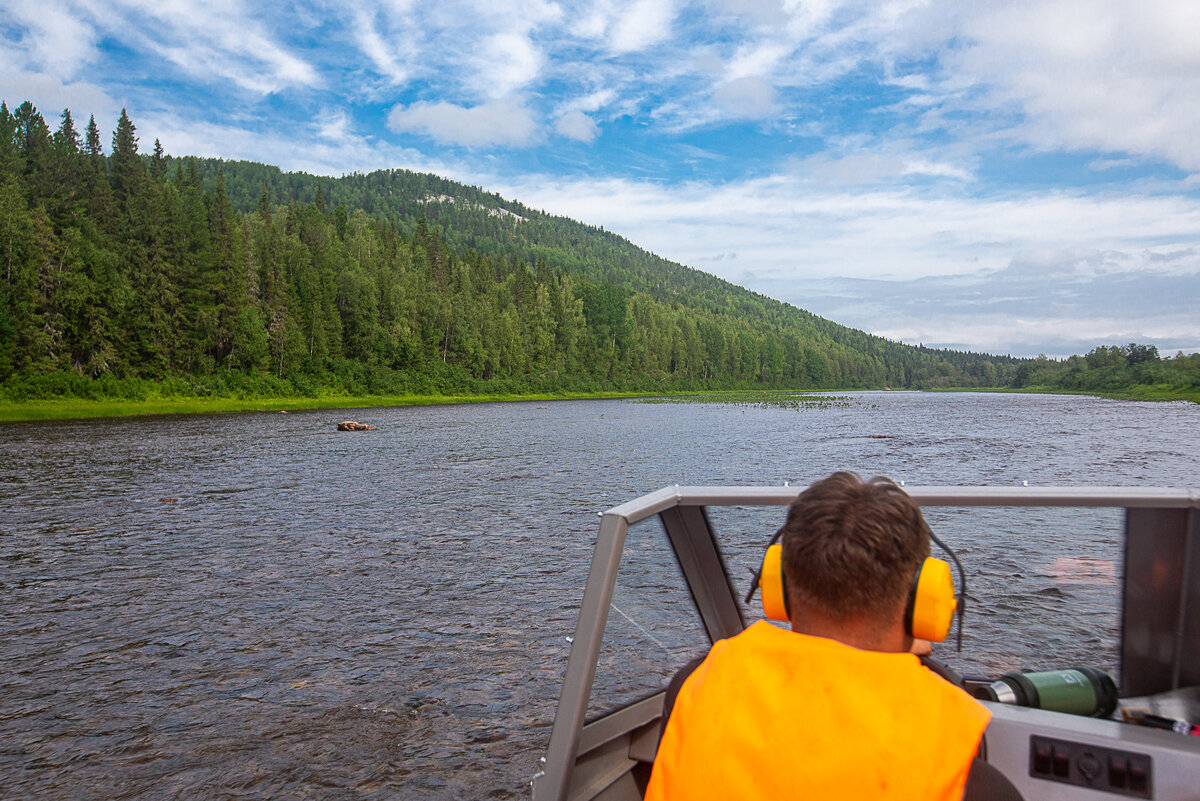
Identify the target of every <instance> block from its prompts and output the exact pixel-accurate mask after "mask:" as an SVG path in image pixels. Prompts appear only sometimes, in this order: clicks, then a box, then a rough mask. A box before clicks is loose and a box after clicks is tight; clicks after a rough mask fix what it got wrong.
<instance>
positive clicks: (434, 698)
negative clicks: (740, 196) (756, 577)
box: [0, 392, 1200, 799]
mask: <svg viewBox="0 0 1200 801" xmlns="http://www.w3.org/2000/svg"><path fill="white" fill-rule="evenodd" d="M848 397H849V400H848V401H845V402H844V403H834V404H831V405H829V407H828V408H820V409H807V410H795V409H784V408H759V407H743V406H735V405H722V404H683V405H680V404H646V403H636V402H628V401H569V402H556V403H555V402H551V403H511V404H484V405H471V406H443V407H424V408H396V409H371V410H359V411H354V412H338V411H314V412H293V413H291V414H267V413H262V414H236V415H220V416H180V417H159V418H129V419H120V420H97V421H79V422H56V423H37V424H32V423H31V424H10V425H4V426H0V598H2V599H3V605H2V606H0V787H2V789H0V795H2V796H3V797H5V798H36V799H89V798H96V799H158V798H188V799H228V798H314V799H363V798H413V799H427V798H428V799H442V798H445V799H450V798H520V797H525V796H526V795H527V793H528V789H527V785H528V781H529V778H530V777H531V776H532V774H533V773H534V771H535V770H536V767H537V761H538V757H539V756H540V755H541V753H542V750H543V749H544V747H545V744H546V741H547V739H548V736H549V724H550V722H551V719H552V717H553V713H554V705H555V702H556V700H557V693H558V689H559V682H560V680H561V676H562V671H563V669H564V667H565V663H566V655H567V649H568V648H569V644H568V642H567V636H568V635H569V634H570V633H571V631H572V628H573V626H574V621H575V615H576V611H577V609H578V603H579V599H580V595H581V593H582V588H583V582H584V579H585V577H586V571H587V564H588V559H589V558H590V554H591V547H592V543H593V540H594V537H595V532H596V525H597V517H596V513H597V512H599V511H601V510H603V509H605V508H608V507H610V506H613V505H615V504H617V503H620V502H622V501H625V500H628V499H631V498H633V497H636V496H638V495H641V494H643V493H646V492H649V491H652V490H654V489H658V488H660V487H662V486H664V485H668V484H675V483H680V484H775V485H778V484H781V483H783V482H784V481H789V482H791V483H793V484H797V483H807V482H809V481H811V480H814V479H816V478H820V477H822V476H824V475H826V474H828V473H829V472H831V471H833V470H835V469H851V470H857V471H858V472H860V473H863V474H865V475H874V474H886V475H890V476H892V477H893V478H896V479H898V480H903V481H905V482H906V483H908V484H911V485H916V484H990V485H996V486H1013V485H1019V484H1021V483H1022V482H1029V484H1031V485H1058V484H1064V485H1132V486H1171V487H1184V488H1187V487H1193V488H1194V487H1200V406H1196V405H1194V404H1184V403H1162V404H1154V403H1136V402H1122V401H1110V400H1104V399H1098V398H1086V397H1068V396H1036V395H1004V394H941V393H937V394H926V393H907V392H880V393H871V392H864V393H852V394H851V395H849V396H848ZM347 417H352V418H355V419H359V420H361V421H363V422H368V423H371V424H373V425H375V426H377V427H378V430H376V431H372V432H364V433H338V432H336V431H335V430H334V423H335V422H336V421H337V420H340V419H345V418H347ZM872 434H875V435H889V436H888V438H882V437H878V438H876V437H872V436H871V435H872ZM772 514H775V515H781V512H780V511H779V510H775V511H774V512H772ZM1097 514H1098V513H1097ZM938 515H940V516H935V515H933V514H931V523H933V525H934V526H935V528H936V529H938V530H942V531H946V530H950V531H951V532H952V533H953V532H954V529H955V528H956V525H957V524H956V523H955V518H954V517H953V513H952V512H939V513H938ZM948 515H949V516H948ZM935 517H936V519H935ZM1045 522H1046V521H1044V520H1041V519H1040V518H1026V519H1025V520H1024V522H1023V523H1022V525H1023V526H1025V527H1027V528H1029V529H1030V530H1033V529H1034V528H1038V529H1039V530H1041V531H1043V532H1044V531H1045V529H1046V526H1045V525H1041V526H1040V527H1038V526H1034V525H1033V524H1034V523H1042V524H1044V523H1045ZM717 523H718V527H720V525H721V521H720V520H718V521H717ZM756 525H757V524H756ZM769 525H770V522H769V521H768V520H767V519H766V518H764V519H763V526H764V530H762V531H761V532H759V531H754V532H745V533H741V534H740V536H741V537H742V539H741V540H740V541H739V544H738V545H737V546H736V547H735V551H737V554H741V553H742V551H745V552H746V553H750V554H754V555H758V554H760V553H761V552H760V548H761V545H762V542H765V539H766V538H767V537H769V535H770V533H771V530H770V529H769V528H767V527H768V526H769ZM989 525H990V524H989ZM1051 525H1052V527H1054V530H1055V533H1054V534H1053V536H1052V537H1051V540H1052V542H1051V547H1050V548H1049V550H1051V551H1054V552H1059V551H1061V552H1062V553H1068V554H1069V553H1082V554H1090V553H1092V552H1093V551H1092V547H1091V546H1090V545H1089V542H1088V538H1089V537H1090V536H1091V535H1090V534H1089V533H1086V532H1084V531H1082V530H1080V529H1078V528H1077V527H1072V526H1071V525H1063V524H1061V523H1057V522H1053V521H1051ZM1103 525H1104V526H1108V527H1109V528H1111V529H1113V530H1114V531H1115V528H1116V527H1117V526H1119V521H1116V520H1115V519H1110V518H1104V522H1103ZM735 527H736V526H735ZM959 528H962V527H961V526H960V527H959ZM962 530H963V531H965V530H966V529H962ZM1039 536H1043V537H1044V536H1045V535H1044V534H1043V535H1039ZM1115 536H1116V535H1115V534H1114V533H1113V531H1109V532H1108V533H1107V534H1105V535H1104V537H1102V539H1104V542H1105V546H1104V547H1114V546H1113V545H1112V544H1113V543H1114V542H1116V540H1115V539H1113V537H1115ZM947 538H948V539H952V540H954V539H955V538H954V537H953V536H950V535H947ZM1014 539H1020V538H1019V537H1014V536H1013V535H1012V534H1011V532H1009V533H1008V534H1006V535H1005V536H996V537H994V538H993V537H989V532H988V531H986V530H981V529H980V528H978V527H976V528H974V529H971V532H970V534H969V536H968V535H967V534H962V535H960V536H959V537H958V539H957V540H956V543H955V544H956V545H957V546H959V547H961V549H962V554H963V556H964V560H965V561H967V562H968V565H969V567H970V572H971V575H972V580H973V581H974V582H975V587H974V588H972V590H971V596H972V597H973V598H978V599H979V600H978V605H979V608H980V609H981V611H982V612H983V615H982V619H981V620H980V622H978V623H974V624H973V623H972V621H971V619H970V618H968V631H969V636H968V646H969V647H968V649H967V651H968V653H972V652H973V655H972V656H970V657H968V658H966V660H965V662H964V666H965V667H966V668H969V669H971V670H975V671H985V672H986V671H995V670H1002V669H1013V668H1016V667H1022V666H1026V665H1025V663H1026V662H1027V661H1028V660H1029V658H1030V653H1031V651H1030V649H1031V648H1036V647H1037V646H1038V643H1039V642H1041V643H1042V647H1043V648H1044V647H1045V640H1044V638H1043V637H1042V635H1040V634H1038V635H1036V636H1034V635H1032V634H1030V633H1029V632H1030V631H1036V626H1037V625H1040V624H1038V623H1037V622H1036V621H1034V622H1027V621H1029V620H1032V619H1033V618H1036V617H1037V616H1038V613H1037V610H1038V609H1041V608H1042V607H1043V606H1046V607H1049V606H1053V607H1055V608H1056V609H1057V608H1058V607H1060V606H1064V605H1066V606H1070V605H1074V606H1073V608H1074V612H1075V613H1078V615H1079V616H1080V617H1081V618H1083V619H1084V620H1085V621H1088V620H1090V621H1091V622H1087V623H1084V624H1083V626H1084V628H1083V629H1082V630H1084V631H1090V634H1089V635H1088V637H1069V636H1067V635H1064V638H1065V640H1071V642H1072V643H1073V642H1074V641H1075V640H1083V639H1086V640H1088V641H1087V642H1084V643H1082V644H1081V645H1079V652H1078V653H1074V652H1072V653H1071V654H1070V656H1072V657H1078V658H1092V659H1093V660H1094V661H1098V662H1101V663H1103V662H1105V660H1111V658H1112V654H1113V652H1114V647H1115V646H1114V642H1113V641H1112V637H1111V634H1105V633H1103V632H1100V633H1098V634H1097V633H1096V625H1097V624H1096V623H1095V620H1097V619H1101V620H1103V621H1107V623H1106V625H1109V627H1110V628H1111V624H1112V621H1113V620H1114V619H1115V616H1116V614H1117V610H1116V609H1115V608H1114V607H1113V597H1114V596H1113V592H1114V589H1113V588H1112V587H1110V586H1103V584H1104V582H1099V584H1100V585H1101V586H1097V587H1090V586H1088V585H1086V584H1084V585H1082V586H1077V585H1072V586H1065V587H1064V586H1063V585H1062V584H1061V582H1056V581H1055V580H1054V577H1053V575H1052V573H1051V574H1048V573H1047V572H1046V570H1045V569H1042V568H1038V567H1037V566H1036V565H1032V563H1031V562H1030V561H1029V558H1030V557H1028V556H1022V552H1021V551H1020V549H1017V548H1014V546H1013V544H1012V541H1013V540H1014ZM1021 547H1023V548H1026V549H1027V551H1028V552H1029V553H1037V552H1045V551H1046V550H1047V546H1046V542H1044V541H1042V540H1036V539H1035V540H1032V541H1030V542H1027V543H1024V544H1023V545H1022V546H1021ZM739 548H740V549H741V550H740V551H739V550H737V549H739ZM737 554H735V555H737ZM739 558H740V557H739ZM747 558H750V559H751V560H752V559H753V558H756V556H754V557H747ZM735 561H736V560H735ZM739 569H740V568H739ZM1022 577H1025V578H1027V579H1028V581H1029V582H1032V583H1029V584H1027V585H1020V586H1019V587H1017V589H1013V587H1014V586H1015V584H1014V582H1017V579H1018V578H1022ZM1006 588H1007V589H1006ZM1018 590H1019V591H1018ZM1006 592H1007V594H1005V593H1006ZM1030 610H1033V611H1030ZM636 616H637V615H635V617H636ZM989 619H990V620H991V622H987V621H988V620H989ZM1101 628H1103V627H1101ZM1071 647H1073V645H1071V644H1070V643H1067V644H1064V645H1063V648H1065V649H1067V650H1070V648H1071Z"/></svg>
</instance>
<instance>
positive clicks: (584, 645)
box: [532, 485, 1200, 801]
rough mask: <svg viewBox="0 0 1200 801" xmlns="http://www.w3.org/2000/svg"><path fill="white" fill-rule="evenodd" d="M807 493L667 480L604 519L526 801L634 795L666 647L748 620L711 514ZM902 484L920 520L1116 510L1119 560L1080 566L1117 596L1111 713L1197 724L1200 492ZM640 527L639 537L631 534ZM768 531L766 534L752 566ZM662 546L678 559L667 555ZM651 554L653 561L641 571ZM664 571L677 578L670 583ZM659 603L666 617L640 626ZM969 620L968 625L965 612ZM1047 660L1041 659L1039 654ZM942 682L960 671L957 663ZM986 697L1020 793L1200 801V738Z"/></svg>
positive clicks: (643, 773)
mask: <svg viewBox="0 0 1200 801" xmlns="http://www.w3.org/2000/svg"><path fill="white" fill-rule="evenodd" d="M803 489H804V487H789V486H787V485H785V486H783V487H703V486H695V487H680V486H674V487H667V488H664V489H661V490H659V491H657V492H653V493H650V494H649V495H645V496H643V497H640V498H637V499H636V500H632V501H629V502H628V503H624V504H621V505H619V506H616V507H614V508H611V509H609V510H608V511H606V512H603V513H602V514H601V516H600V526H599V533H598V535H597V539H596V544H595V548H594V551H593V554H592V560H591V566H590V569H589V572H588V577H587V584H586V586H585V587H584V591H583V598H582V602H581V605H580V609H579V617H578V622H577V625H576V628H575V632H574V637H573V638H569V639H570V640H571V647H570V653H569V656H568V659H567V665H566V671H565V675H564V678H563V683H562V689H561V693H560V696H559V701H558V706H557V711H556V715H555V719H554V723H553V727H552V729H551V734H550V740H549V745H548V747H547V750H546V752H545V755H544V757H543V758H542V760H541V764H540V765H539V768H538V771H537V773H536V775H535V777H534V779H533V781H532V794H533V799H534V801H591V800H592V799H598V800H602V801H638V800H639V799H641V798H642V796H643V793H644V790H645V786H646V782H647V781H648V778H649V775H650V771H651V769H652V766H653V762H654V757H655V752H656V750H657V747H658V740H659V736H660V732H661V728H662V725H663V720H662V717H663V708H664V698H665V685H666V682H665V680H664V678H665V677H669V676H671V675H672V673H673V671H674V670H676V669H677V668H678V667H679V665H678V664H673V660H672V658H671V654H678V653H684V652H687V651H688V650H689V649H690V652H691V653H693V654H694V653H699V654H703V653H704V652H706V651H707V649H708V648H709V647H711V645H712V643H714V642H716V641H717V640H720V639H723V638H727V637H730V636H733V635H735V634H737V633H738V632H740V631H742V630H743V629H744V628H745V627H746V626H747V625H748V621H747V618H748V617H750V616H751V615H750V612H749V610H748V608H747V607H746V605H745V604H744V602H743V598H742V596H744V595H745V594H746V587H747V582H748V581H751V580H752V579H750V578H749V577H745V576H741V575H739V574H738V573H737V571H733V570H731V569H730V566H729V564H727V555H728V553H729V543H728V542H727V541H726V539H725V538H723V537H722V536H720V535H719V534H718V529H719V528H727V526H725V525H724V524H722V525H721V526H718V525H715V524H714V522H713V521H714V520H716V519H721V520H728V519H730V518H729V517H728V516H729V515H731V514H734V513H736V512H738V510H758V513H759V514H765V513H767V512H769V513H771V514H773V515H774V518H773V519H775V520H776V521H778V520H780V519H782V516H783V515H782V510H780V509H770V508H769V507H783V506H786V505H787V504H790V503H791V502H792V501H793V500H794V499H795V498H796V496H797V495H798V494H799V493H800V492H801V491H803ZM904 489H905V491H906V492H907V493H908V494H909V495H910V496H912V497H913V498H914V499H915V500H916V501H917V502H918V503H919V504H920V505H921V506H922V507H923V509H925V510H926V515H927V516H928V515H929V514H930V513H931V511H930V510H931V509H934V508H938V512H937V513H942V511H941V508H942V507H945V508H948V509H954V508H968V509H969V510H970V511H971V512H972V513H974V512H975V510H974V509H972V508H979V507H1002V509H997V510H995V511H992V510H988V511H987V512H986V513H987V514H1010V513H1012V512H1011V510H1012V509H1014V508H1015V509H1022V508H1023V509H1025V510H1038V509H1041V510H1051V509H1057V510H1058V511H1056V512H1054V514H1070V515H1074V514H1085V513H1097V512H1091V511H1089V510H1108V511H1107V512H1106V513H1107V514H1111V515H1112V516H1113V517H1114V518H1117V517H1118V516H1119V522H1116V523H1114V526H1115V527H1119V529H1120V530H1119V531H1117V533H1116V534H1115V535H1114V540H1113V541H1114V543H1116V545H1115V547H1116V548H1117V550H1118V551H1119V553H1118V554H1117V556H1116V559H1117V560H1118V561H1119V562H1123V563H1121V564H1116V565H1115V566H1113V565H1110V566H1109V567H1108V568H1107V569H1104V568H1098V567H1097V566H1098V565H1102V564H1103V561H1102V560H1099V559H1090V558H1086V557H1084V558H1081V559H1077V562H1076V564H1083V565H1086V566H1087V570H1088V571H1089V572H1088V575H1087V576H1085V580H1091V581H1097V580H1098V581H1109V582H1110V583H1111V584H1112V585H1113V588H1112V589H1113V591H1114V593H1117V594H1119V605H1120V618H1119V621H1118V622H1116V624H1115V625H1116V628H1117V631H1116V636H1117V639H1118V640H1119V642H1118V644H1117V648H1116V650H1117V656H1118V658H1119V668H1118V670H1119V676H1120V680H1119V695H1120V697H1121V705H1122V708H1124V709H1130V708H1140V707H1143V706H1144V707H1147V708H1149V709H1151V710H1155V711H1159V712H1163V711H1168V710H1177V711H1176V714H1177V715H1180V716H1181V717H1182V716H1184V715H1186V714H1191V715H1193V717H1192V718H1191V720H1192V722H1193V723H1196V722H1200V717H1197V716H1200V491H1197V490H1179V489H1162V488H1121V487H1086V488H1068V487H1028V486H1021V487H934V486H920V487H917V486H909V487H905V488H904ZM1060 508H1061V509H1060ZM980 513H985V512H983V511H982V510H981V512H980ZM1044 513H1046V514H1048V513H1049V512H1044ZM1025 514H1031V512H1025ZM1039 514H1042V513H1039ZM722 515H724V516H725V517H722ZM764 519H770V518H764ZM776 524H777V523H776ZM647 525H649V526H650V528H651V531H650V533H649V534H648V535H645V534H637V535H636V536H635V535H634V533H637V532H642V531H643V530H644V529H645V528H646V526H647ZM770 531H771V529H769V528H764V529H762V532H763V536H762V540H763V541H762V545H761V548H760V549H759V551H758V557H757V558H758V559H761V549H763V548H765V546H766V538H767V536H769V533H770ZM631 532H634V533H631ZM655 541H661V542H660V544H661V549H660V550H654V549H655V547H656V546H655V545H654V542H655ZM672 553H673V555H674V561H675V564H668V563H670V562H672V560H671V559H670V554H672ZM964 560H965V561H969V557H964ZM744 561H745V559H743V562H744ZM655 562H657V563H658V565H659V568H660V569H657V570H654V569H649V568H647V567H646V566H647V564H652V563H655ZM664 564H665V565H666V566H665V567H664ZM742 566H744V565H742ZM1070 566H1071V563H1069V562H1068V563H1067V567H1070ZM619 574H620V575H622V576H625V577H626V579H627V581H628V583H631V584H632V585H637V586H640V588H641V589H642V590H644V591H645V593H646V594H647V595H648V597H649V600H647V601H645V603H644V604H643V605H642V606H640V607H638V608H637V609H631V608H629V604H628V603H627V602H626V601H625V600H624V596H623V595H622V599H621V603H620V604H618V603H616V600H617V598H616V595H617V594H618V575H619ZM672 578H674V579H677V582H676V584H677V585H678V586H674V587H670V586H668V584H670V580H671V579H672ZM660 584H661V586H660ZM622 592H623V591H622ZM977 592H978V590H976V591H973V593H972V595H975V594H977ZM668 597H669V598H670V601H669V602H668V601H667V600H665V599H667V598H668ZM681 599H682V600H681ZM658 612H662V614H664V615H666V616H667V617H670V618H672V622H673V623H674V624H675V625H672V626H662V627H659V626H658V625H657V624H651V623H650V622H648V621H650V619H651V618H653V617H655V616H656V614H657V613H658ZM966 625H967V627H968V628H969V627H970V626H971V625H972V624H971V618H970V617H969V616H968V618H967V621H966ZM618 626H619V627H624V628H625V629H627V630H630V631H635V633H637V635H638V636H639V637H641V638H642V639H643V640H644V641H645V642H646V643H651V645H649V646H648V647H647V648H642V649H635V648H629V647H623V646H622V643H621V642H620V638H619V637H615V636H613V633H614V630H615V629H616V628H617V627H618ZM638 628H640V629H641V632H636V629H638ZM606 630H609V636H608V637H607V638H606ZM667 631H671V632H673V633H670V634H667V633H664V632H667ZM658 646H662V647H661V648H659V647H658ZM1053 656H1054V655H1053V654H1048V655H1047V661H1048V662H1052V661H1053ZM939 658H941V657H940V652H939ZM674 661H675V662H678V661H680V660H678V659H676V660H674ZM598 666H599V668H600V671H599V672H600V673H601V674H603V675H602V678H603V676H604V675H607V676H609V677H610V678H611V675H612V674H613V668H614V667H615V668H616V672H617V673H619V674H620V679H619V681H617V682H616V686H619V687H620V689H621V690H622V692H623V694H624V696H625V698H624V700H622V701H621V702H620V703H618V704H617V705H615V706H613V707H611V708H605V709H601V710H599V711H597V704H596V699H595V698H594V697H593V696H594V691H595V690H596V682H597V675H598ZM952 667H953V666H952ZM1062 667H1066V666H1062ZM606 670H607V671H608V672H607V673H606V672H605V671H606ZM949 675H950V676H955V674H954V673H953V671H951V672H949ZM610 683H611V682H610ZM968 689H971V688H970V687H968ZM977 697H978V696H977ZM981 703H984V704H985V705H986V706H987V707H988V708H989V710H990V711H991V713H992V721H991V723H990V725H989V726H988V729H987V731H986V733H985V737H984V748H983V749H981V757H982V758H984V759H986V761H987V762H988V763H990V764H991V765H992V766H994V767H995V768H996V769H998V770H999V771H1000V772H1001V773H1003V774H1004V775H1005V777H1007V778H1008V779H1009V781H1011V782H1012V784H1013V785H1014V786H1015V787H1016V789H1017V790H1018V791H1019V792H1020V793H1021V795H1022V796H1024V798H1026V799H1031V800H1032V799H1080V800H1082V799H1097V801H1099V800H1100V799H1113V798H1115V797H1118V796H1124V797H1133V798H1153V799H1179V800H1180V801H1182V800H1183V799H1193V800H1194V799H1198V798H1200V737H1194V736H1186V735H1184V734H1180V733H1177V732H1175V731H1168V730H1163V729H1159V728H1153V727H1150V726H1146V725H1134V724H1133V723H1131V722H1127V720H1125V719H1123V718H1122V717H1121V716H1120V713H1119V711H1118V713H1116V714H1114V716H1113V717H1108V718H1101V717H1086V716H1083V715H1079V714H1069V713H1066V712H1061V711H1055V710H1052V709H1041V708H1034V707H1028V706H1018V705H1013V704H1009V703H1000V702H996V701H986V700H985V701H981ZM1178 710H1182V711H1178ZM1162 719H1169V717H1166V716H1164V717H1163V718H1162ZM1143 722H1144V721H1143Z"/></svg>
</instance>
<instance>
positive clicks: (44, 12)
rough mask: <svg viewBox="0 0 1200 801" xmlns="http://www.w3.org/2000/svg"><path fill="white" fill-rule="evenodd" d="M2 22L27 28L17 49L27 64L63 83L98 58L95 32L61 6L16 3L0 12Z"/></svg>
mask: <svg viewBox="0 0 1200 801" xmlns="http://www.w3.org/2000/svg"><path fill="white" fill-rule="evenodd" d="M0 22H7V23H8V24H10V25H12V24H16V25H18V26H20V27H22V28H24V31H25V32H24V36H23V37H22V38H21V40H20V44H19V45H18V48H19V50H21V51H24V55H25V59H26V62H27V64H28V65H29V66H30V67H31V68H33V69H36V70H39V71H44V72H46V73H48V74H49V75H51V76H53V77H55V78H58V79H60V80H69V79H71V78H73V77H75V75H76V74H78V72H79V71H80V70H81V69H82V68H83V66H84V65H86V64H88V63H90V62H91V61H93V60H94V59H95V56H96V38H97V37H96V32H95V30H93V28H92V27H91V26H90V25H88V24H87V23H86V22H84V21H83V20H81V19H79V17H78V16H77V15H76V14H74V13H72V12H71V10H70V9H69V8H66V7H64V5H63V4H61V3H58V2H53V0H49V1H45V0H43V2H33V0H15V1H14V2H11V3H9V4H6V7H5V8H4V9H0ZM12 63H13V62H9V64H10V65H12Z"/></svg>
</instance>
